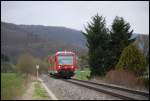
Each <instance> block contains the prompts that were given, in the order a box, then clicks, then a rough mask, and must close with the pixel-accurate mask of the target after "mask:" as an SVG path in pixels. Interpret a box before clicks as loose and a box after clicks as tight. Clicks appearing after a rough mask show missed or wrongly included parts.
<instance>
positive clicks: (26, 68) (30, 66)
mask: <svg viewBox="0 0 150 101" xmlns="http://www.w3.org/2000/svg"><path fill="white" fill-rule="evenodd" d="M17 70H18V71H19V72H20V73H24V74H35V72H36V67H35V62H34V58H33V57H32V56H31V55H30V54H24V55H22V56H20V57H19V60H18V63H17Z"/></svg>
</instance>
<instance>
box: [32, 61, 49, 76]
mask: <svg viewBox="0 0 150 101" xmlns="http://www.w3.org/2000/svg"><path fill="white" fill-rule="evenodd" d="M35 64H38V65H39V74H41V73H47V71H48V63H47V62H45V61H42V60H40V59H35Z"/></svg>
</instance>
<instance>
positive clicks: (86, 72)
mask: <svg viewBox="0 0 150 101" xmlns="http://www.w3.org/2000/svg"><path fill="white" fill-rule="evenodd" d="M89 76H90V69H89V68H84V69H83V70H76V71H75V78H76V79H79V80H88V77H89Z"/></svg>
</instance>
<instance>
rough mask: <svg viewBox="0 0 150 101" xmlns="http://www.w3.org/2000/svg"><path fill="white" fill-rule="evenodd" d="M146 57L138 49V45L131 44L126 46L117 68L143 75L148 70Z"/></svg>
mask: <svg viewBox="0 0 150 101" xmlns="http://www.w3.org/2000/svg"><path fill="white" fill-rule="evenodd" d="M146 65H147V61H146V57H145V56H144V54H143V53H142V52H141V51H140V50H138V48H137V47H136V45H134V44H131V45H129V46H128V47H126V48H125V49H124V50H123V52H122V54H121V57H120V59H119V62H118V64H117V65H116V68H117V69H127V70H130V71H133V72H135V73H136V74H138V75H143V74H144V72H145V71H146Z"/></svg>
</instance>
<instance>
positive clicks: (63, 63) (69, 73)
mask: <svg viewBox="0 0 150 101" xmlns="http://www.w3.org/2000/svg"><path fill="white" fill-rule="evenodd" d="M48 63H49V68H48V74H49V75H50V76H56V77H62V78H68V79H69V78H71V77H73V76H74V75H75V70H76V69H77V56H76V54H75V53H74V52H71V51H58V52H56V53H55V54H53V55H51V56H49V57H48Z"/></svg>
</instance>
